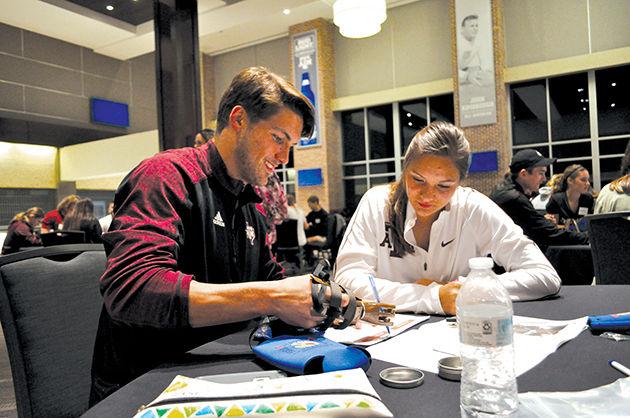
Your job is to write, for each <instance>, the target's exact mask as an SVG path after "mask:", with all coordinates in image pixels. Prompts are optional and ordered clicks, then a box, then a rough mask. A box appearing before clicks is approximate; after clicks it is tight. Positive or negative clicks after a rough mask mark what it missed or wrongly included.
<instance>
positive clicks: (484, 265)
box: [468, 257, 494, 269]
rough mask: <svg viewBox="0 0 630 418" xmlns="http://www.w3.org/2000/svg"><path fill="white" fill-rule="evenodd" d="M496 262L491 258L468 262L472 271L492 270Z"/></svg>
mask: <svg viewBox="0 0 630 418" xmlns="http://www.w3.org/2000/svg"><path fill="white" fill-rule="evenodd" d="M493 265H494V261H492V259H491V258H490V257H475V258H471V259H469V260H468V267H470V268H471V269H491V268H492V266H493Z"/></svg>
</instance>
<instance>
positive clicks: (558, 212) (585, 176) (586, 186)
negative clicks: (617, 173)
mask: <svg viewBox="0 0 630 418" xmlns="http://www.w3.org/2000/svg"><path fill="white" fill-rule="evenodd" d="M589 177H590V175H589V173H588V170H587V169H586V168H584V167H583V166H581V165H580V164H571V165H570V166H568V167H567V168H566V169H565V170H564V172H563V173H562V178H561V180H560V182H558V183H557V184H556V188H555V189H554V191H553V193H552V195H551V198H550V199H549V202H548V203H547V213H548V214H550V215H552V216H553V218H554V222H555V223H556V224H557V225H563V226H565V227H569V226H574V227H575V229H576V230H577V231H579V230H580V228H579V226H578V221H579V219H581V218H582V217H584V216H585V215H588V214H591V213H593V207H594V205H595V200H594V199H593V195H592V194H591V193H590V188H591V183H590V181H589Z"/></svg>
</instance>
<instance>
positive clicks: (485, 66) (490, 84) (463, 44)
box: [455, 0, 497, 127]
mask: <svg viewBox="0 0 630 418" xmlns="http://www.w3.org/2000/svg"><path fill="white" fill-rule="evenodd" d="M455 21H456V25H457V73H458V77H457V78H458V91H459V115H460V125H461V126H462V127H469V126H478V125H488V124H492V123H496V121H497V105H496V92H495V81H494V80H495V79H494V48H493V42H492V35H493V34H492V4H491V0H455Z"/></svg>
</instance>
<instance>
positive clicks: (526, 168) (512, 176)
mask: <svg viewBox="0 0 630 418" xmlns="http://www.w3.org/2000/svg"><path fill="white" fill-rule="evenodd" d="M534 168H535V167H523V168H521V170H525V171H527V172H528V173H529V174H533V173H534ZM521 170H518V171H517V172H516V173H514V172H512V171H508V173H507V174H506V176H509V177H510V178H512V181H516V179H517V178H518V175H519V174H520V173H521Z"/></svg>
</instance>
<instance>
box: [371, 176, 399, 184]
mask: <svg viewBox="0 0 630 418" xmlns="http://www.w3.org/2000/svg"><path fill="white" fill-rule="evenodd" d="M395 179H396V177H394V176H385V177H370V185H371V186H372V187H374V186H378V185H379V184H387V183H391V182H392V181H394V180H395Z"/></svg>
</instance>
